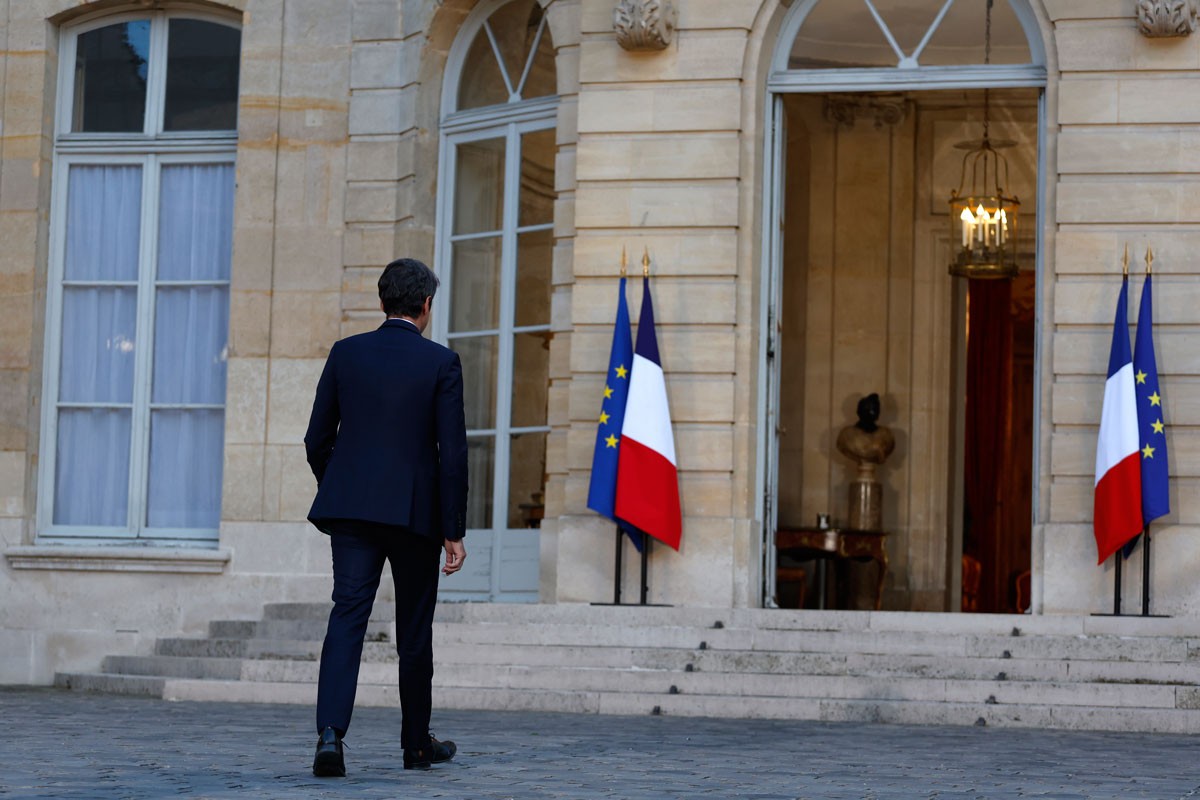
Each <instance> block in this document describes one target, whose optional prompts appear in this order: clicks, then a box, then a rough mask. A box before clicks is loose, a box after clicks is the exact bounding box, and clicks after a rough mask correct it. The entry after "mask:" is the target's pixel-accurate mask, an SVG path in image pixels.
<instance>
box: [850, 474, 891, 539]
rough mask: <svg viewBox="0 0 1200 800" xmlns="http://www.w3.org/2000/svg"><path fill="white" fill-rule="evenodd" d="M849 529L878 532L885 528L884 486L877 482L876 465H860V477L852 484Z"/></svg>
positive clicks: (856, 477)
mask: <svg viewBox="0 0 1200 800" xmlns="http://www.w3.org/2000/svg"><path fill="white" fill-rule="evenodd" d="M849 501H850V502H849V508H848V513H847V515H846V522H847V527H849V528H853V529H855V530H860V531H877V530H880V529H881V528H882V527H883V486H882V485H881V484H880V483H879V481H877V480H875V465H874V464H871V463H864V464H859V465H858V475H857V476H855V478H854V480H853V481H851V482H850V492H849Z"/></svg>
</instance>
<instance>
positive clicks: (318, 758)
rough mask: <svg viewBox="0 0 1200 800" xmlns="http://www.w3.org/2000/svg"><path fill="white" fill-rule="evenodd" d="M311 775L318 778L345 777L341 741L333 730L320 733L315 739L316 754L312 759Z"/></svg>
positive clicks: (327, 729)
mask: <svg viewBox="0 0 1200 800" xmlns="http://www.w3.org/2000/svg"><path fill="white" fill-rule="evenodd" d="M313 775H315V776H316V777H318V778H344V777H346V760H345V759H344V758H343V757H342V740H341V738H340V737H339V736H338V735H337V731H335V730H334V729H333V728H326V729H325V730H323V731H321V737H320V738H319V739H317V754H316V755H315V756H314V757H313Z"/></svg>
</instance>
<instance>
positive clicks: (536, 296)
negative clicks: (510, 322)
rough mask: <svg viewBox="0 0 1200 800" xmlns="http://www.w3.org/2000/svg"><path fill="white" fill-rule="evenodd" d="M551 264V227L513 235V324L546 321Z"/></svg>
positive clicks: (552, 249) (552, 247)
mask: <svg viewBox="0 0 1200 800" xmlns="http://www.w3.org/2000/svg"><path fill="white" fill-rule="evenodd" d="M553 266H554V232H553V231H551V230H544V231H534V232H532V233H522V234H521V235H520V236H518V237H517V322H516V324H517V326H519V327H524V326H526V325H549V324H550V279H551V271H552V269H553Z"/></svg>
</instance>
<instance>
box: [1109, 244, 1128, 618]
mask: <svg viewBox="0 0 1200 800" xmlns="http://www.w3.org/2000/svg"><path fill="white" fill-rule="evenodd" d="M1121 280H1123V281H1128V280H1129V242H1126V243H1125V255H1124V256H1122V258H1121ZM1113 558H1115V559H1116V560H1117V567H1116V569H1115V570H1114V571H1113V616H1114V617H1119V616H1121V572H1122V570H1121V566H1122V564H1123V563H1124V561H1125V553H1124V552H1123V548H1117V552H1116V553H1114V554H1113Z"/></svg>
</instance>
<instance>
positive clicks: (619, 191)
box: [575, 180, 740, 228]
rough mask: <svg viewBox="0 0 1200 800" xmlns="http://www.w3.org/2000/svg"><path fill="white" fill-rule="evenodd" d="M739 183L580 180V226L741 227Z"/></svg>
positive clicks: (577, 220) (577, 211) (577, 215)
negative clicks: (623, 182)
mask: <svg viewBox="0 0 1200 800" xmlns="http://www.w3.org/2000/svg"><path fill="white" fill-rule="evenodd" d="M739 199H740V198H739V192H738V184H737V182H736V181H733V180H715V181H704V182H702V181H687V182H683V181H680V182H671V183H660V184H655V183H645V184H642V183H631V184H607V183H601V184H593V183H587V184H585V183H582V182H581V183H580V186H579V191H578V193H577V197H576V202H575V224H576V225H577V226H578V227H579V228H637V227H646V226H649V227H658V228H664V227H714V228H715V227H736V226H737V225H738V222H739V219H738V201H739Z"/></svg>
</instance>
